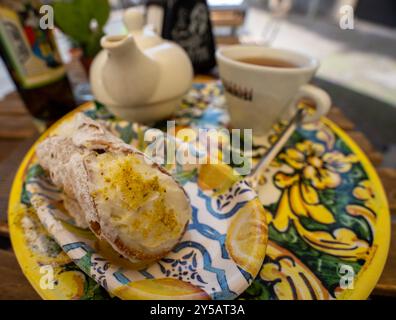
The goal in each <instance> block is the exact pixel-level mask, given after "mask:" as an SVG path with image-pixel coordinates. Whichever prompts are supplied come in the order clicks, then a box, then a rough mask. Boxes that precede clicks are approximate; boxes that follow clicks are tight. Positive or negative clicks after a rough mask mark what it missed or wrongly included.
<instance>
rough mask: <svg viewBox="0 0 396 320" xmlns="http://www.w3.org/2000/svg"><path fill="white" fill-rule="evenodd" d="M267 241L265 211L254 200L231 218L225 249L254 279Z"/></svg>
mask: <svg viewBox="0 0 396 320" xmlns="http://www.w3.org/2000/svg"><path fill="white" fill-rule="evenodd" d="M267 240H268V229H267V224H266V219H265V210H264V208H263V206H262V205H261V203H260V202H259V200H258V199H257V198H256V199H254V200H251V201H249V202H248V203H247V204H246V205H245V206H243V207H242V208H241V209H239V211H238V212H237V213H236V214H235V216H234V217H233V218H232V221H231V225H230V227H229V229H228V232H227V237H226V248H227V251H228V253H229V254H230V256H231V257H232V259H233V260H234V261H235V263H236V264H237V265H238V266H239V267H240V268H242V269H243V270H245V271H247V272H249V273H250V274H251V275H252V276H253V277H255V276H256V275H257V274H258V272H259V271H260V268H261V266H262V263H263V260H264V256H265V250H266V246H267Z"/></svg>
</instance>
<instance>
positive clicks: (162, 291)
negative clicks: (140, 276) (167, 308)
mask: <svg viewBox="0 0 396 320" xmlns="http://www.w3.org/2000/svg"><path fill="white" fill-rule="evenodd" d="M113 294H114V295H116V296H117V297H119V298H121V299H123V300H209V299H210V297H209V296H208V294H207V293H206V292H205V291H203V290H202V289H200V288H198V287H196V286H194V285H192V284H190V283H187V282H184V281H181V280H177V279H172V278H163V279H147V280H140V281H135V282H131V283H129V284H128V285H123V286H120V287H119V288H117V289H116V290H115V291H114V292H113Z"/></svg>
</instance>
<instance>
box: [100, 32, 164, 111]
mask: <svg viewBox="0 0 396 320" xmlns="http://www.w3.org/2000/svg"><path fill="white" fill-rule="evenodd" d="M101 45H102V47H103V48H104V49H105V50H106V52H107V60H106V62H105V63H104V66H103V69H102V80H103V85H104V88H105V90H106V92H107V95H108V96H109V97H110V98H111V100H113V101H114V102H115V103H116V104H117V105H118V106H119V107H125V108H129V107H134V106H140V105H144V104H145V102H146V101H147V100H149V98H150V95H151V94H152V92H153V91H154V90H155V87H156V85H157V81H156V79H157V77H156V75H157V74H158V72H159V66H158V64H157V62H156V61H154V60H153V59H151V58H150V57H148V56H146V55H145V54H144V53H143V52H142V51H141V50H140V49H139V47H138V46H137V44H136V42H135V40H134V38H133V36H132V35H118V36H105V37H103V38H102V40H101Z"/></svg>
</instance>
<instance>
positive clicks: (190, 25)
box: [147, 0, 216, 73]
mask: <svg viewBox="0 0 396 320" xmlns="http://www.w3.org/2000/svg"><path fill="white" fill-rule="evenodd" d="M147 7H148V11H149V12H150V10H152V9H153V8H161V10H162V17H160V20H162V29H161V30H157V31H160V33H161V35H162V37H163V38H165V39H169V40H172V41H175V42H177V43H178V44H179V45H180V46H182V47H183V48H184V50H186V51H187V53H188V55H189V57H190V59H191V62H192V64H193V66H194V71H195V73H206V72H209V71H211V69H212V68H213V67H215V66H216V59H215V50H216V49H215V43H214V38H213V32H212V24H211V21H210V12H209V8H208V5H207V3H206V0H148V1H147ZM149 16H150V14H149ZM148 23H150V24H153V25H156V24H157V23H156V22H155V21H148Z"/></svg>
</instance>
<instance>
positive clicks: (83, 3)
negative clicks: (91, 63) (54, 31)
mask: <svg viewBox="0 0 396 320" xmlns="http://www.w3.org/2000/svg"><path fill="white" fill-rule="evenodd" d="M53 8H54V16H55V23H56V25H57V26H58V27H59V29H61V30H62V31H63V32H64V33H65V34H66V35H68V36H69V37H70V38H71V40H72V41H73V42H74V43H75V44H76V45H77V46H78V47H80V48H81V49H82V50H83V53H84V56H85V57H89V58H91V57H94V56H95V55H96V54H97V53H98V52H99V50H100V39H101V38H102V36H103V35H104V32H103V27H104V25H105V24H106V22H107V20H108V18H109V15H110V5H109V2H108V0H58V1H55V2H54V3H53Z"/></svg>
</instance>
